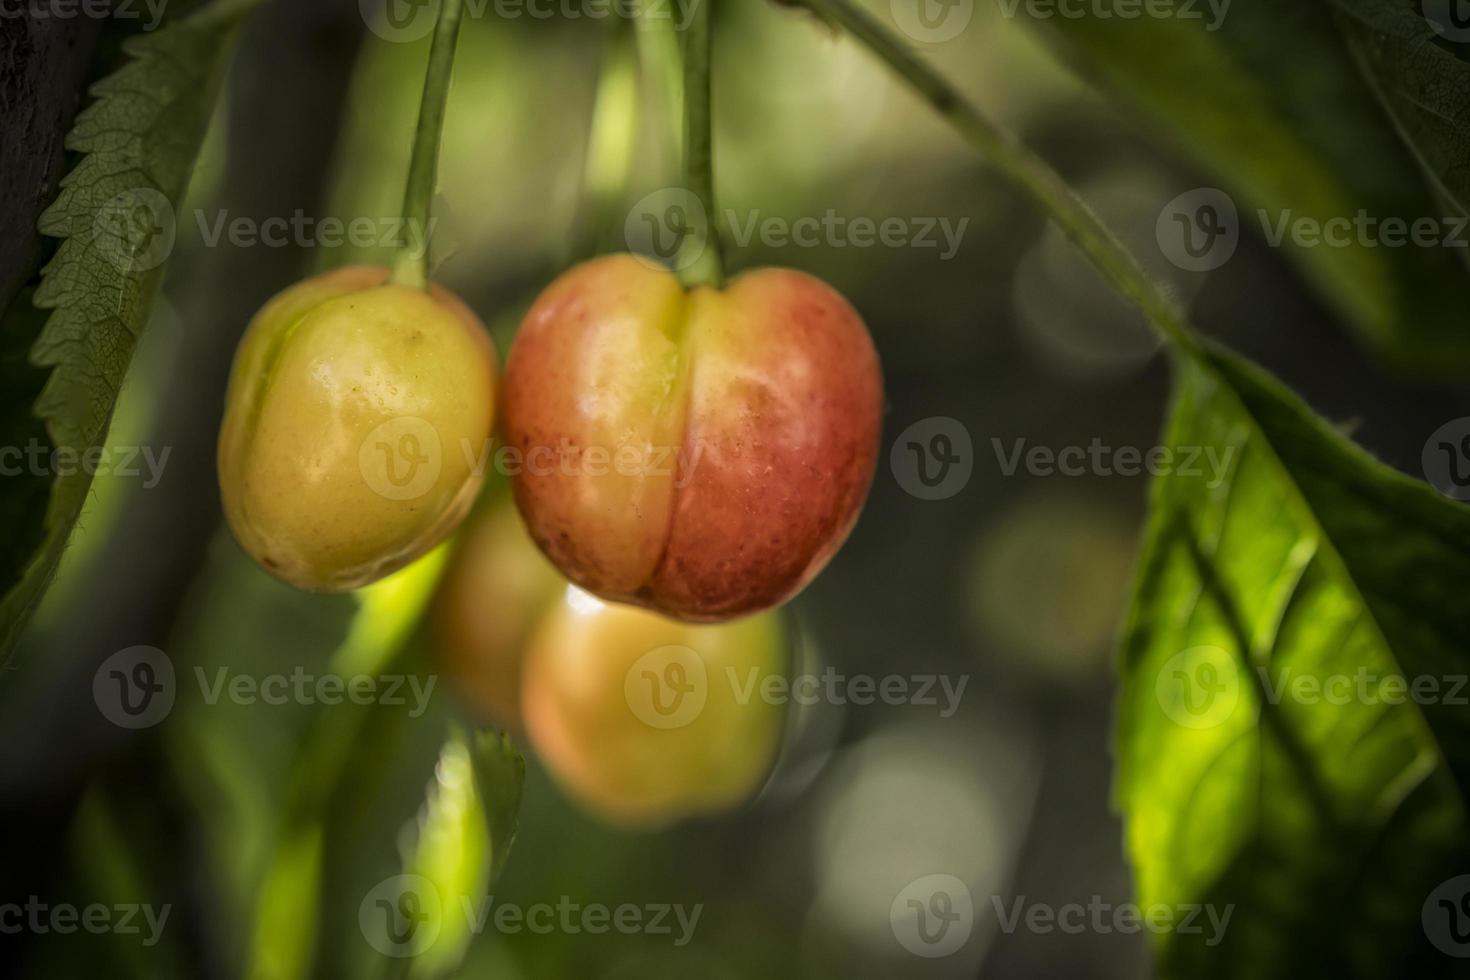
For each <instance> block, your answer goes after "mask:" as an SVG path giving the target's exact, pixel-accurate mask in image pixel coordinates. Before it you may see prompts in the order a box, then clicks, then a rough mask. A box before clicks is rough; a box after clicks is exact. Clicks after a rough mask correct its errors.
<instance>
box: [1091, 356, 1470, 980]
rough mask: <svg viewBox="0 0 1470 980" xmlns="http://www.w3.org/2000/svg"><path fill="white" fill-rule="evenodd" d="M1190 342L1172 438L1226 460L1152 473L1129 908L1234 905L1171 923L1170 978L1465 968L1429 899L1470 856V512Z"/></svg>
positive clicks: (1419, 973)
mask: <svg viewBox="0 0 1470 980" xmlns="http://www.w3.org/2000/svg"><path fill="white" fill-rule="evenodd" d="M1181 361H1182V363H1181V375H1180V378H1179V382H1178V389H1177V393H1176V397H1175V402H1174V406H1173V412H1172V419H1171V421H1170V423H1169V426H1168V431H1167V436H1166V444H1167V445H1168V446H1170V447H1171V448H1173V450H1174V451H1175V452H1176V453H1185V454H1188V453H1190V452H1192V451H1193V450H1194V448H1195V447H1198V448H1200V449H1203V450H1207V451H1211V452H1213V453H1215V458H1216V459H1219V460H1225V461H1227V462H1228V464H1229V468H1228V475H1227V476H1226V477H1225V478H1224V479H1223V480H1220V481H1218V482H1217V481H1215V480H1212V479H1210V478H1209V477H1208V475H1206V476H1191V475H1188V472H1191V470H1186V469H1185V467H1184V465H1183V460H1185V459H1187V455H1186V456H1176V457H1175V458H1176V459H1179V460H1181V465H1180V467H1179V468H1178V471H1176V472H1174V473H1172V474H1168V475H1163V476H1160V477H1159V478H1157V480H1156V481H1155V483H1154V487H1153V510H1152V516H1151V519H1150V525H1149V531H1148V535H1147V542H1146V547H1145V550H1144V555H1143V558H1142V564H1141V567H1140V571H1139V577H1138V581H1137V584H1136V592H1135V595H1134V599H1133V608H1132V611H1131V615H1130V622H1129V625H1128V626H1127V628H1126V630H1125V635H1124V639H1123V651H1122V663H1121V671H1122V675H1123V684H1124V689H1123V694H1122V700H1121V705H1120V715H1119V720H1118V730H1117V741H1116V747H1115V751H1116V756H1117V766H1118V769H1117V775H1116V782H1115V786H1114V795H1115V803H1116V805H1117V806H1118V808H1119V809H1120V811H1121V812H1122V813H1123V814H1124V816H1125V818H1126V823H1127V841H1128V849H1129V852H1130V854H1131V856H1132V859H1133V862H1134V865H1135V869H1136V875H1137V887H1138V892H1139V902H1140V904H1141V905H1142V906H1143V907H1145V908H1147V907H1148V906H1150V905H1152V904H1154V903H1162V904H1164V905H1168V906H1171V907H1173V908H1174V909H1176V910H1177V909H1179V908H1180V907H1181V906H1186V905H1191V904H1203V905H1205V906H1207V908H1209V909H1212V910H1213V911H1214V913H1215V915H1216V918H1217V919H1219V918H1223V917H1224V916H1225V915H1226V914H1227V912H1228V914H1229V916H1230V917H1229V919H1228V922H1226V924H1225V926H1224V927H1223V929H1220V930H1216V929H1212V928H1211V927H1210V925H1208V924H1207V918H1206V917H1203V916H1202V917H1201V918H1200V922H1202V923H1206V924H1205V926H1204V928H1203V930H1202V931H1201V932H1197V933H1196V932H1186V931H1185V930H1182V929H1181V930H1177V931H1173V930H1171V931H1165V932H1162V933H1161V934H1158V935H1156V936H1155V943H1156V949H1157V953H1158V961H1159V975H1160V976H1164V977H1190V978H1198V977H1224V976H1232V977H1238V976H1249V977H1267V978H1271V977H1303V976H1324V977H1400V976H1414V977H1429V976H1438V975H1445V974H1448V973H1451V972H1453V970H1452V968H1463V965H1464V963H1465V961H1464V960H1455V959H1451V957H1449V956H1447V955H1445V954H1444V953H1443V952H1441V951H1440V950H1439V949H1436V948H1435V947H1434V945H1432V944H1431V942H1430V940H1429V938H1428V936H1427V934H1426V931H1425V929H1424V928H1423V927H1422V926H1421V914H1424V915H1427V914H1429V913H1428V911H1426V901H1427V899H1428V898H1429V896H1430V893H1431V892H1432V891H1433V890H1434V888H1435V887H1436V886H1437V885H1439V884H1440V883H1441V882H1443V881H1445V880H1446V879H1448V878H1450V877H1452V876H1453V875H1455V874H1456V873H1458V872H1463V871H1465V870H1470V863H1467V848H1470V815H1467V804H1466V800H1467V792H1466V789H1467V786H1470V711H1467V709H1466V708H1465V707H1464V706H1463V705H1464V700H1463V699H1464V698H1465V696H1466V694H1467V693H1470V692H1467V691H1465V690H1460V689H1459V687H1460V685H1462V684H1463V680H1464V677H1465V675H1466V673H1467V667H1470V658H1467V656H1466V650H1465V645H1466V643H1467V640H1470V603H1466V602H1465V599H1464V597H1465V594H1466V589H1467V586H1470V510H1466V509H1465V508H1464V507H1462V506H1459V505H1457V504H1453V503H1451V502H1449V501H1448V500H1446V499H1444V498H1442V497H1440V496H1438V495H1437V494H1436V493H1435V492H1434V491H1432V490H1431V489H1429V488H1428V487H1427V486H1426V485H1424V484H1422V483H1418V482H1416V481H1414V480H1411V479H1409V478H1407V477H1405V476H1403V475H1401V474H1398V473H1396V472H1394V471H1392V470H1390V469H1388V468H1387V467H1385V466H1383V465H1381V464H1379V463H1378V462H1376V461H1375V460H1373V459H1372V458H1370V457H1369V456H1368V455H1367V454H1365V453H1364V452H1362V451H1361V450H1360V449H1358V448H1357V447H1355V446H1353V445H1352V444H1351V443H1350V442H1348V441H1347V440H1346V439H1344V438H1343V437H1342V436H1341V435H1340V434H1338V433H1337V432H1336V431H1335V430H1333V429H1332V428H1331V427H1330V426H1328V425H1327V424H1326V423H1325V422H1323V421H1322V420H1321V419H1320V418H1318V417H1316V416H1315V415H1313V413H1312V412H1311V410H1310V409H1309V408H1308V407H1307V406H1306V405H1304V404H1303V403H1302V402H1301V401H1300V400H1299V399H1297V398H1296V397H1295V396H1294V395H1292V394H1291V393H1290V392H1288V391H1287V390H1285V389H1284V388H1283V387H1282V386H1280V385H1279V384H1278V383H1277V382H1275V381H1274V380H1273V379H1271V378H1269V377H1268V376H1267V375H1265V374H1264V373H1263V372H1261V371H1260V370H1259V369H1258V368H1255V367H1253V366H1251V365H1249V364H1247V363H1245V362H1243V361H1241V360H1240V359H1238V358H1236V357H1234V356H1232V355H1228V354H1225V353H1219V352H1211V353H1208V354H1206V355H1204V357H1203V359H1201V360H1194V359H1181ZM1196 468H1197V469H1199V470H1200V471H1202V472H1204V473H1205V474H1209V473H1210V467H1208V466H1200V467H1196ZM1400 679H1404V680H1400ZM1416 682H1417V683H1419V684H1429V683H1432V684H1434V685H1436V687H1435V689H1434V691H1433V692H1432V693H1431V692H1429V691H1428V689H1427V688H1423V687H1421V688H1419V689H1418V691H1419V696H1418V697H1416V696H1415V694H1414V691H1415V688H1413V687H1412V686H1411V685H1413V684H1414V683H1416ZM1425 702H1427V703H1425ZM1430 911H1434V910H1430ZM1181 914H1182V913H1181ZM1436 914H1438V913H1437V912H1436ZM1457 965H1458V966H1457Z"/></svg>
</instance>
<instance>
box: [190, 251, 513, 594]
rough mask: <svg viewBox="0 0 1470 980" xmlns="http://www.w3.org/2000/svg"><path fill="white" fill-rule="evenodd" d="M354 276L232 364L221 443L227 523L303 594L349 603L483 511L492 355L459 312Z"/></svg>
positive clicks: (294, 301)
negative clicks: (334, 596) (337, 596)
mask: <svg viewBox="0 0 1470 980" xmlns="http://www.w3.org/2000/svg"><path fill="white" fill-rule="evenodd" d="M387 280H388V270H386V269H382V268H374V267H367V266H353V267H348V268H343V269H338V270H335V271H333V272H328V273H325V274H323V275H319V276H314V277H312V278H310V279H306V280H304V281H302V282H299V283H297V284H296V285H294V286H291V287H290V288H288V289H286V290H284V291H283V292H281V293H279V294H277V295H276V296H275V297H274V298H273V299H271V300H270V301H269V302H268V303H266V305H265V306H264V307H263V308H262V309H261V310H260V312H259V313H257V314H256V315H255V318H254V319H253V320H252V321H251V322H250V325H249V326H248V328H247V329H246V331H245V336H244V337H243V339H242V340H241V342H240V347H239V349H238V350H237V351H236V353H235V363H234V366H233V368H232V370H231V375H230V384H229V390H228V392H227V394H226V396H225V416H224V425H223V427H222V429H221V431H220V440H219V457H218V469H219V484H220V495H221V497H222V498H223V503H224V510H225V516H226V518H227V519H228V521H229V524H230V527H231V529H232V530H233V531H234V533H235V537H236V538H237V539H238V540H239V542H240V544H241V545H242V546H243V547H244V549H245V550H246V551H247V552H248V553H249V554H250V555H251V556H252V557H253V558H254V559H255V560H256V561H257V562H259V563H260V564H261V565H262V566H263V567H264V568H265V569H266V570H267V571H269V572H270V573H271V574H273V575H275V576H276V577H277V578H280V579H283V580H284V581H286V582H289V583H291V584H292V585H295V586H297V587H299V588H303V589H308V590H312V591H318V592H342V591H346V590H349V589H354V588H357V587H359V586H362V585H366V584H367V583H369V582H372V581H374V580H376V579H379V578H382V577H383V576H385V575H387V574H389V573H390V572H393V571H395V570H397V569H399V568H401V567H403V566H404V565H407V564H408V563H409V562H411V561H413V560H414V559H415V558H418V557H419V556H421V555H423V554H424V553H425V552H427V551H428V550H429V549H430V548H432V547H433V546H434V545H436V544H438V543H439V542H440V541H442V540H443V539H444V538H445V537H447V536H448V535H449V533H450V532H451V531H452V530H453V529H454V528H455V526H456V525H457V524H458V523H459V521H460V520H461V519H462V518H463V517H464V515H465V513H466V512H467V511H468V510H469V507H470V505H471V504H472V503H473V502H474V498H475V495H476V493H477V491H478V490H479V487H480V484H481V482H482V479H483V471H482V469H481V468H480V467H479V466H477V465H476V461H477V460H479V459H482V458H483V450H484V447H485V446H486V445H487V443H488V440H489V438H490V433H491V425H492V422H493V419H494V403H495V352H494V348H493V347H492V346H491V343H490V340H489V335H488V334H486V332H485V329H484V327H483V325H482V324H481V323H480V321H479V319H478V318H477V317H476V316H475V315H474V313H472V312H471V311H470V310H469V308H468V307H467V306H465V305H464V303H463V302H461V301H460V300H459V299H458V298H457V297H455V296H454V295H453V294H452V293H450V292H449V291H447V290H445V289H442V288H440V287H438V286H434V287H431V288H430V289H429V290H423V289H415V288H412V287H409V286H406V285H399V284H395V283H390V282H388V281H387Z"/></svg>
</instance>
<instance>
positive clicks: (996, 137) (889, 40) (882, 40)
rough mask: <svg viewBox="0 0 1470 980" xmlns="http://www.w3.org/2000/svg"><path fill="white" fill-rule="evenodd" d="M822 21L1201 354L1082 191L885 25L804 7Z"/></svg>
mask: <svg viewBox="0 0 1470 980" xmlns="http://www.w3.org/2000/svg"><path fill="white" fill-rule="evenodd" d="M801 2H802V3H803V4H805V5H806V6H807V7H808V8H809V9H810V10H811V11H812V12H813V13H815V14H817V16H819V17H821V18H823V19H825V20H828V21H830V22H832V23H833V24H836V25H837V26H838V27H841V28H842V29H843V30H845V31H846V32H847V33H849V34H851V35H852V36H853V38H855V39H856V40H857V41H858V42H859V43H861V44H863V45H864V46H865V47H867V48H868V49H869V50H870V51H871V52H872V53H873V54H874V55H876V56H877V57H878V58H880V59H881V60H883V61H884V62H886V63H887V65H888V67H889V68H890V69H892V70H893V72H894V73H895V74H896V75H898V76H899V77H900V78H902V79H903V80H904V81H905V82H907V83H908V84H909V85H910V86H911V87H912V88H913V89H914V91H916V92H917V93H918V94H919V95H921V96H923V98H924V99H925V100H926V101H928V103H929V104H930V105H931V106H933V107H934V110H935V111H936V112H938V113H939V115H940V116H941V117H943V118H944V119H945V120H946V121H947V122H948V123H949V124H950V125H951V126H953V127H954V128H955V129H956V130H957V131H959V133H960V135H962V136H963V137H964V138H965V139H966V140H967V141H968V142H969V143H970V144H971V145H972V146H974V147H975V148H976V149H977V150H979V151H980V153H981V154H982V155H983V156H984V157H986V158H987V159H988V160H989V161H990V162H991V164H992V165H993V166H994V167H995V168H996V169H997V170H999V171H1000V173H1001V176H1003V177H1004V178H1006V180H1008V181H1010V182H1011V183H1012V184H1014V185H1015V186H1016V187H1017V188H1018V189H1020V190H1021V191H1022V192H1023V193H1025V194H1026V195H1027V196H1028V197H1030V198H1031V200H1032V201H1033V202H1034V203H1035V204H1037V205H1038V206H1039V207H1040V208H1041V209H1042V210H1043V211H1045V212H1046V213H1047V214H1048V215H1049V216H1050V217H1051V219H1052V220H1053V221H1055V222H1056V223H1057V225H1058V226H1059V227H1060V228H1061V229H1062V231H1064V232H1066V234H1067V237H1068V238H1070V239H1071V240H1072V241H1073V242H1074V243H1075V244H1076V245H1077V247H1078V248H1080V249H1081V250H1082V252H1083V254H1084V255H1086V256H1087V258H1088V260H1089V261H1091V262H1092V264H1093V265H1094V266H1095V267H1096V268H1097V270H1098V271H1099V272H1100V273H1102V275H1103V276H1104V277H1105V278H1106V279H1107V280H1108V281H1109V282H1110V283H1112V285H1113V287H1114V288H1115V289H1117V290H1118V292H1119V293H1120V294H1122V296H1123V297H1124V298H1125V299H1127V300H1128V301H1129V302H1131V303H1132V304H1133V305H1135V306H1136V307H1138V309H1139V310H1141V311H1142V312H1143V314H1144V316H1145V317H1146V318H1147V319H1148V321H1149V323H1150V324H1152V325H1153V327H1154V328H1155V329H1156V330H1158V332H1159V333H1160V334H1162V335H1163V337H1164V339H1166V340H1168V341H1169V342H1170V343H1172V344H1173V345H1174V346H1175V348H1176V349H1177V350H1179V351H1181V352H1184V353H1188V354H1198V353H1200V351H1201V345H1200V339H1199V337H1198V336H1197V335H1196V334H1195V332H1194V330H1193V328H1191V327H1190V326H1189V323H1188V321H1187V320H1186V318H1185V315H1184V311H1183V310H1182V309H1181V308H1180V306H1179V304H1178V303H1176V302H1175V301H1174V299H1173V297H1172V296H1170V295H1169V294H1168V293H1167V292H1166V291H1165V290H1164V289H1163V287H1161V286H1160V285H1159V284H1158V283H1156V282H1155V281H1154V280H1153V279H1151V278H1150V277H1149V275H1148V274H1147V273H1146V272H1144V271H1143V267H1142V266H1141V265H1139V263H1138V259H1137V258H1135V257H1134V255H1133V253H1132V252H1130V251H1129V250H1128V247H1127V246H1126V245H1124V244H1123V243H1122V242H1121V241H1120V240H1119V239H1118V237H1117V236H1116V235H1114V234H1113V233H1112V231H1111V230H1110V229H1109V228H1108V227H1107V225H1105V224H1103V222H1102V219H1100V218H1099V217H1098V216H1097V215H1096V214H1095V213H1094V212H1093V210H1092V208H1090V207H1088V205H1087V203H1086V202H1085V201H1083V200H1082V198H1080V197H1078V196H1077V192H1076V191H1074V190H1072V188H1071V187H1070V186H1068V184H1067V182H1066V181H1064V180H1063V179H1062V178H1061V176H1060V175H1059V174H1057V172H1056V171H1055V170H1053V169H1052V168H1051V167H1050V166H1049V165H1048V164H1047V163H1046V161H1044V160H1042V159H1041V158H1040V157H1038V156H1037V155H1036V154H1034V153H1032V152H1031V151H1030V150H1028V149H1027V148H1026V147H1025V146H1024V145H1023V144H1022V143H1021V142H1020V141H1019V140H1018V139H1017V138H1016V137H1015V136H1014V135H1013V134H1012V133H1010V132H1009V131H1007V130H1005V129H1003V128H1001V127H999V126H997V125H996V124H995V123H993V122H991V121H990V120H988V119H986V118H985V117H984V116H983V115H981V113H980V111H979V110H978V109H976V108H975V107H974V106H973V105H971V104H970V103H969V102H967V101H965V98H964V96H962V95H961V94H960V93H959V91H958V90H957V89H956V88H955V87H954V86H952V85H950V84H949V83H948V82H947V81H945V80H944V78H943V76H941V75H940V74H939V73H938V72H936V71H934V69H932V68H930V67H929V66H928V65H926V64H924V63H923V62H922V61H920V60H919V59H918V58H916V57H915V56H914V55H913V54H912V53H911V52H909V50H908V49H907V48H905V47H904V46H903V45H902V44H901V43H899V41H898V40H897V39H896V38H894V36H893V35H892V33H891V32H889V31H888V30H887V29H886V28H885V27H883V25H882V24H880V23H879V22H878V21H877V20H875V19H874V18H873V17H872V16H871V15H870V14H868V13H867V12H866V11H864V10H862V9H861V8H859V7H858V6H856V5H855V4H854V2H853V0H801Z"/></svg>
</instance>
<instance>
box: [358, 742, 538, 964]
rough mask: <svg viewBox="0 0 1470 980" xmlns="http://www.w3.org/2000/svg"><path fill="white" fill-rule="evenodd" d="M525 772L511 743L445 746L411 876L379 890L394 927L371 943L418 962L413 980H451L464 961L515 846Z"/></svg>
mask: <svg viewBox="0 0 1470 980" xmlns="http://www.w3.org/2000/svg"><path fill="white" fill-rule="evenodd" d="M525 770H526V766H525V762H524V760H522V758H521V756H520V753H518V752H517V751H516V749H515V746H513V745H512V744H511V742H510V739H509V738H507V737H506V736H505V735H502V734H499V733H496V732H482V733H478V734H476V735H474V736H473V737H470V736H466V735H465V734H463V733H462V732H458V731H456V732H455V734H454V735H452V736H451V737H450V738H449V740H448V741H447V742H446V743H445V745H444V748H443V750H442V751H441V752H440V755H439V762H438V765H437V766H435V769H434V781H433V782H432V783H431V784H430V786H429V791H428V798H427V800H426V801H425V803H424V807H423V809H422V811H421V812H420V814H419V818H418V823H417V827H416V828H415V831H414V834H413V837H412V840H411V842H410V843H409V844H408V846H406V847H405V849H404V864H403V868H404V873H403V874H402V875H400V876H398V878H396V879H389V880H388V881H387V882H384V883H383V885H380V886H379V890H382V891H384V892H385V894H384V896H382V900H383V901H385V902H387V903H388V904H387V905H386V906H385V908H387V909H388V911H389V912H391V913H392V914H393V917H394V925H393V926H392V927H389V926H388V925H387V921H386V919H385V920H382V921H381V922H379V921H378V920H376V919H374V920H373V922H372V924H373V925H374V926H377V925H382V927H383V928H382V933H381V934H377V933H373V934H370V935H369V941H370V942H372V943H373V945H374V946H376V947H377V948H379V949H380V950H381V951H385V952H390V953H391V955H394V956H411V957H412V960H411V961H410V966H409V969H408V975H409V976H411V977H421V978H426V980H431V978H436V977H446V976H450V975H452V974H453V973H454V971H455V969H456V968H458V966H459V964H460V962H461V961H462V960H463V958H464V954H465V950H467V949H468V948H469V944H470V941H471V940H472V939H473V938H474V935H475V928H476V924H477V921H479V920H478V918H477V917H478V915H480V914H481V913H486V912H489V911H490V910H489V909H487V908H486V907H485V904H484V903H485V902H486V901H487V900H488V897H489V894H490V885H491V883H492V882H493V881H494V880H495V877H496V876H497V875H498V874H499V873H500V871H501V869H502V868H503V866H504V863H505V859H506V856H507V855H508V854H509V852H510V845H511V843H512V841H513V840H514V839H515V832H516V816H517V814H518V813H519V811H520V805H521V790H522V784H523V782H524V779H525ZM385 886H386V888H385ZM367 928H368V924H367V920H365V921H364V929H365V930H366V929H367ZM390 928H391V931H390Z"/></svg>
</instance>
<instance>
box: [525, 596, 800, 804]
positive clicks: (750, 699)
mask: <svg viewBox="0 0 1470 980" xmlns="http://www.w3.org/2000/svg"><path fill="white" fill-rule="evenodd" d="M788 657H789V653H788V645H787V643H786V634H785V631H784V628H783V624H782V622H781V620H780V617H779V614H778V613H774V612H772V613H763V614H761V615H758V616H747V617H745V618H744V619H740V620H737V621H735V622H730V623H718V624H712V625H696V624H692V623H685V622H680V621H677V620H673V619H669V618H667V617H664V616H660V615H658V614H656V613H652V612H648V611H647V610H644V609H638V608H636V607H633V606H628V605H620V604H616V603H605V602H602V601H600V600H598V599H597V598H595V597H593V596H591V595H589V594H587V593H585V592H583V591H581V590H580V589H577V588H575V587H569V588H568V589H567V592H566V596H565V598H564V599H563V600H562V601H561V602H559V603H557V604H556V605H555V606H554V607H553V608H552V609H550V610H549V611H548V612H547V614H546V618H545V619H544V620H543V622H542V623H541V625H540V626H539V627H538V628H537V630H536V632H535V633H534V634H533V636H532V639H531V642H530V645H529V647H528V649H527V651H526V662H525V667H524V671H525V673H524V676H523V680H522V689H521V694H522V710H523V711H524V715H525V722H526V731H527V734H528V735H529V737H530V742H531V745H532V746H533V747H534V748H535V750H536V752H537V754H538V756H539V757H540V758H541V760H542V762H543V763H545V765H546V767H547V768H548V769H549V770H550V772H551V773H552V775H553V776H554V777H555V779H556V780H557V781H558V782H559V783H560V784H561V785H562V786H563V787H564V788H565V789H566V790H567V791H568V792H569V793H570V794H571V795H572V796H574V797H575V798H577V799H578V800H580V801H581V802H582V803H583V805H585V806H586V807H587V808H588V809H590V810H592V811H593V812H594V813H596V814H597V815H599V816H600V817H602V818H603V819H605V820H607V821H609V822H613V823H618V824H624V825H629V826H645V827H646V826H657V825H661V824H667V823H669V822H672V821H675V820H679V819H681V818H685V817H690V816H694V815H700V814H712V813H717V812H720V811H723V810H727V809H729V808H731V807H734V806H737V805H738V804H740V803H742V802H744V801H746V800H747V799H749V798H750V797H751V796H753V795H754V794H755V793H756V792H757V791H758V790H759V789H760V787H761V786H762V784H764V782H765V780H766V777H767V776H768V775H769V774H770V771H771V769H772V767H773V765H774V762H775V758H776V754H777V750H778V748H779V746H780V741H781V731H782V725H783V718H784V705H782V704H780V703H778V702H776V701H773V700H770V699H766V698H763V697H762V691H763V685H766V688H768V687H769V684H768V679H769V678H772V677H776V676H780V675H781V674H782V673H783V672H784V671H785V670H786V669H787V660H788Z"/></svg>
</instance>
